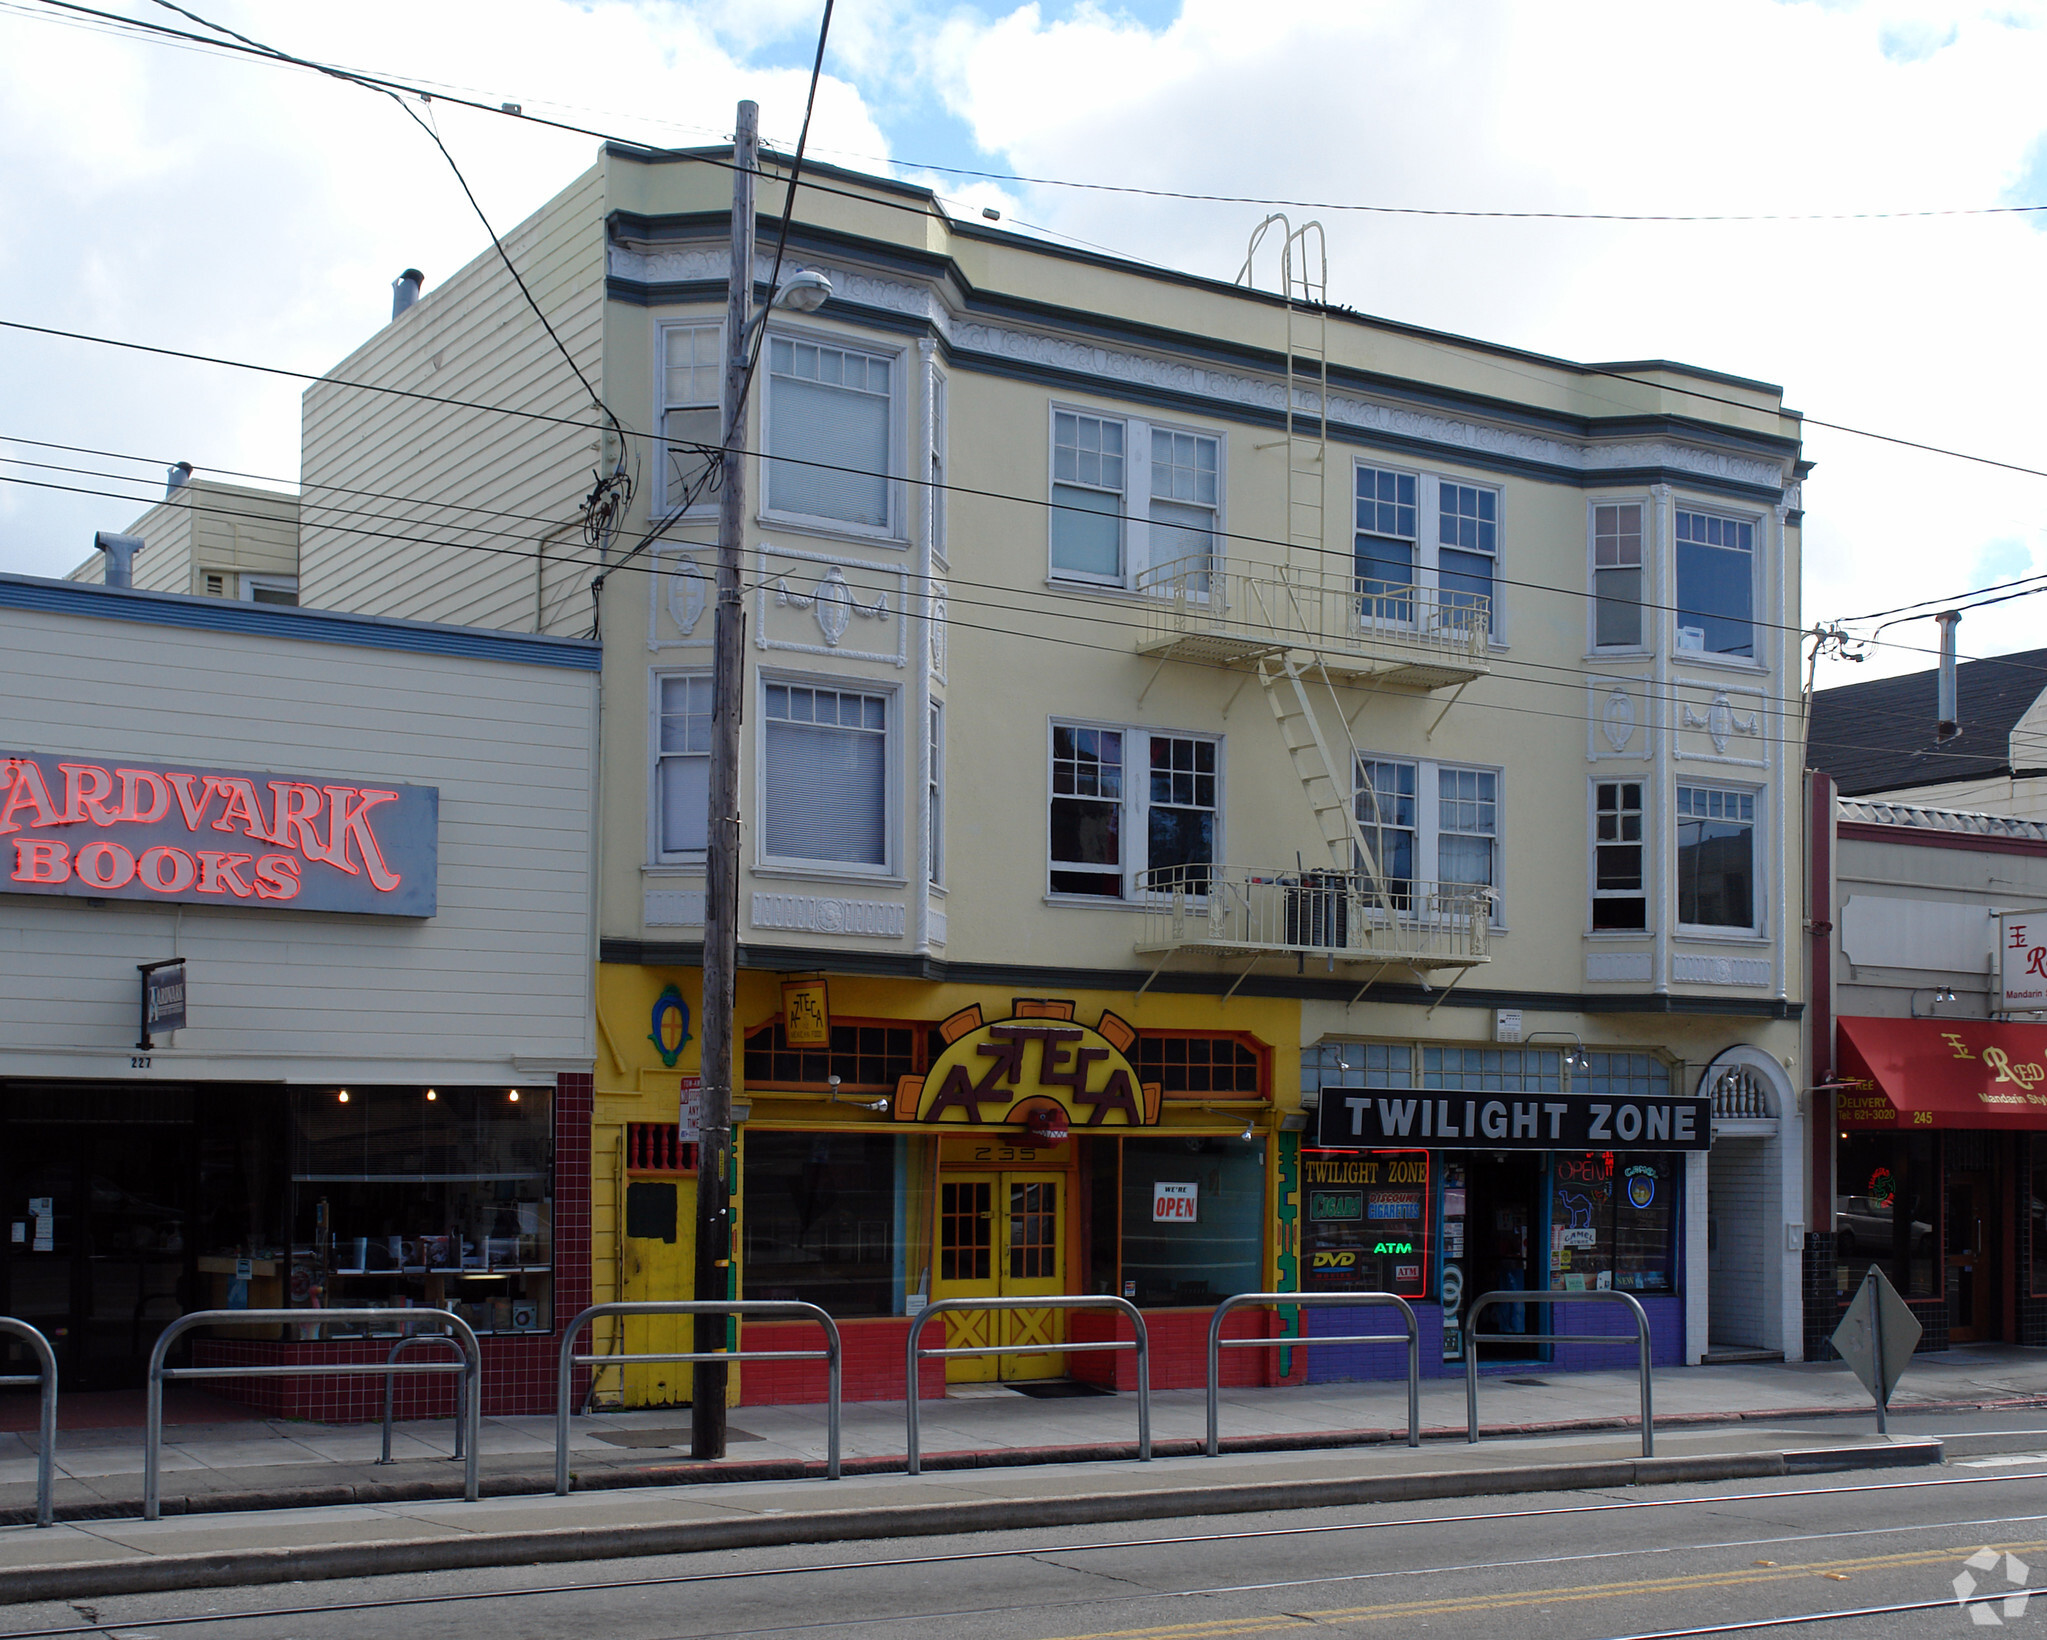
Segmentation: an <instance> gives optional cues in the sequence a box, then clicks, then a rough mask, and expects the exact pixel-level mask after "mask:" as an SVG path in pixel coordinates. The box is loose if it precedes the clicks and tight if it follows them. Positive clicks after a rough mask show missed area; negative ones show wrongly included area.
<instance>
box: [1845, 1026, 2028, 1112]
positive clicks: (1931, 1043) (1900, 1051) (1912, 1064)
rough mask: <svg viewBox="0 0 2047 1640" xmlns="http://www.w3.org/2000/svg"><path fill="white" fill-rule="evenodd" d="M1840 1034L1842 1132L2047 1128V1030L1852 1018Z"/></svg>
mask: <svg viewBox="0 0 2047 1640" xmlns="http://www.w3.org/2000/svg"><path fill="white" fill-rule="evenodd" d="M1839 1031H1840V1053H1839V1056H1838V1064H1839V1066H1840V1075H1839V1077H1838V1080H1837V1082H1836V1091H1835V1101H1836V1102H1835V1114H1836V1116H1837V1117H1838V1118H1839V1120H1840V1124H1841V1126H1842V1127H1844V1128H1850V1129H1857V1130H1861V1131H1865V1132H1866V1131H1870V1130H1881V1129H1892V1130H1895V1129H1899V1128H1912V1127H1974V1128H2030V1129H2039V1128H2047V1028H2043V1027H2041V1026H2038V1025H2013V1024H2004V1023H2000V1022H1996V1021H1990V1020H1970V1019H1956V1020H1926V1019H1917V1020H1906V1019H1863V1018H1852V1019H1842V1020H1840V1021H1839ZM1893 1095H1895V1098H1894V1097H1893Z"/></svg>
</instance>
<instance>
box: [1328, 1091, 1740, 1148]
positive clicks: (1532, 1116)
mask: <svg viewBox="0 0 2047 1640" xmlns="http://www.w3.org/2000/svg"><path fill="white" fill-rule="evenodd" d="M1316 1125H1317V1133H1316V1143H1317V1144H1318V1145H1320V1146H1321V1147H1322V1148H1323V1149H1324V1150H1386V1149H1389V1148H1394V1147H1404V1148H1407V1149H1413V1148H1414V1147H1415V1146H1417V1145H1420V1146H1427V1147H1430V1148H1433V1149H1447V1150H1706V1149H1710V1148H1711V1146H1712V1143H1713V1101H1712V1100H1710V1099H1683V1098H1675V1097H1672V1098H1661V1099H1615V1098H1612V1097H1610V1096H1608V1095H1605V1094H1598V1095H1594V1094H1589V1093H1542V1094H1537V1095H1535V1096H1534V1097H1533V1098H1529V1099H1505V1098H1488V1097H1485V1096H1484V1095H1479V1096H1476V1097H1474V1096H1472V1095H1468V1094H1463V1093H1454V1094H1449V1095H1447V1096H1446V1095H1442V1094H1436V1093H1428V1094H1417V1093H1408V1092H1405V1091H1394V1090H1381V1089H1377V1088H1329V1087H1325V1088H1324V1089H1323V1090H1322V1099H1321V1103H1320V1105H1319V1107H1318V1108H1317V1118H1316Z"/></svg>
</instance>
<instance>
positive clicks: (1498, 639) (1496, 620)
mask: <svg viewBox="0 0 2047 1640" xmlns="http://www.w3.org/2000/svg"><path fill="white" fill-rule="evenodd" d="M1421 477H1422V479H1423V481H1424V482H1425V483H1426V484H1427V485H1428V486H1429V489H1430V492H1431V496H1430V499H1429V500H1428V501H1427V502H1426V503H1424V507H1423V510H1424V512H1425V513H1426V515H1427V516H1428V517H1429V518H1431V519H1433V520H1434V527H1433V528H1432V529H1430V530H1429V531H1428V532H1427V534H1426V536H1425V541H1424V545H1425V550H1426V552H1427V555H1428V560H1427V561H1428V571H1429V573H1428V584H1429V585H1430V586H1431V587H1433V588H1435V592H1436V609H1437V611H1438V614H1437V619H1438V620H1439V621H1444V620H1447V616H1446V615H1445V614H1443V613H1442V597H1443V549H1444V546H1445V545H1446V543H1445V542H1444V540H1443V518H1444V516H1445V515H1444V511H1443V486H1444V485H1446V484H1450V485H1455V486H1456V487H1457V488H1459V489H1463V490H1482V491H1485V492H1486V493H1487V494H1489V495H1491V496H1492V498H1493V518H1492V524H1493V550H1492V560H1493V577H1492V580H1493V590H1492V592H1491V594H1490V597H1491V604H1490V606H1489V608H1488V611H1487V627H1486V638H1487V641H1488V643H1490V644H1496V645H1499V646H1501V647H1502V648H1504V647H1505V645H1506V641H1507V616H1506V609H1505V605H1506V599H1505V597H1504V596H1503V588H1504V587H1505V585H1506V582H1505V579H1504V577H1505V576H1506V573H1507V491H1506V488H1505V487H1504V486H1503V485H1499V484H1493V483H1488V482H1487V481H1486V480H1484V479H1478V478H1465V477H1463V476H1462V475H1460V474H1457V473H1423V474H1422V475H1421ZM1450 550H1451V551H1452V552H1464V551H1471V550H1473V549H1469V548H1464V547H1454V546H1453V547H1451V548H1450ZM1417 568H1419V563H1418V564H1417ZM1415 579H1416V581H1417V582H1419V581H1420V580H1421V576H1420V574H1419V573H1417V575H1416V576H1415Z"/></svg>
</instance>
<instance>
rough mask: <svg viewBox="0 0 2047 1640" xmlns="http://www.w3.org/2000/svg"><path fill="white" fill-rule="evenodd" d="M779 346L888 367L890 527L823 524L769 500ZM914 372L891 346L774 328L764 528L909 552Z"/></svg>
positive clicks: (764, 353)
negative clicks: (907, 477) (907, 475)
mask: <svg viewBox="0 0 2047 1640" xmlns="http://www.w3.org/2000/svg"><path fill="white" fill-rule="evenodd" d="M778 341H783V342H794V343H797V344H798V345H801V346H809V347H828V348H832V349H834V350H835V351H838V352H841V353H864V354H866V355H867V356H868V357H870V358H875V359H886V360H887V361H888V364H889V390H888V401H889V403H888V471H887V473H886V474H884V475H883V477H884V480H885V485H886V492H887V495H888V522H887V523H886V524H882V525H878V526H877V525H871V524H857V523H853V522H850V521H849V520H846V519H843V518H821V517H818V516H816V515H814V514H810V513H795V512H785V511H783V510H781V509H779V508H776V507H774V506H772V505H771V504H770V503H769V500H768V498H769V497H770V496H771V495H772V494H773V493H774V467H775V461H774V456H773V455H772V454H771V453H770V452H772V451H773V450H774V448H775V387H774V382H775V377H774V371H773V367H772V359H773V348H774V345H775V343H776V342H778ZM909 369H910V364H909V350H908V349H907V348H904V347H900V346H896V345H893V344H891V343H888V342H873V341H869V340H867V339H866V338H865V337H862V336H854V335H849V334H848V333H846V332H845V331H840V330H822V329H814V328H810V327H807V326H801V325H792V324H786V323H777V324H771V325H769V326H768V333H767V335H766V336H764V337H763V338H762V339H761V371H760V380H759V384H758V386H757V387H756V389H755V391H756V392H758V393H759V395H760V398H761V452H762V454H761V462H760V474H761V479H760V508H759V517H760V519H761V521H762V522H763V523H772V524H779V525H782V526H783V527H785V528H789V529H797V530H801V531H803V532H804V533H806V534H809V535H824V536H838V537H844V538H846V539H849V540H858V541H879V542H884V543H887V544H888V545H891V546H899V547H907V546H908V545H909V544H910V538H909V527H910V525H909V512H910V509H909V505H908V502H907V499H906V497H905V493H904V488H905V487H904V484H903V470H904V465H905V455H904V452H905V451H906V450H907V449H908V448H909V400H910V394H909V381H910V376H909Z"/></svg>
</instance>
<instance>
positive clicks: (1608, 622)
mask: <svg viewBox="0 0 2047 1640" xmlns="http://www.w3.org/2000/svg"><path fill="white" fill-rule="evenodd" d="M1592 644H1593V647H1594V648H1596V649H1638V648H1640V647H1641V644H1642V504H1641V503H1640V502H1639V501H1628V502H1615V503H1613V504H1611V505H1600V506H1595V507H1594V508H1593V509H1592Z"/></svg>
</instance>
